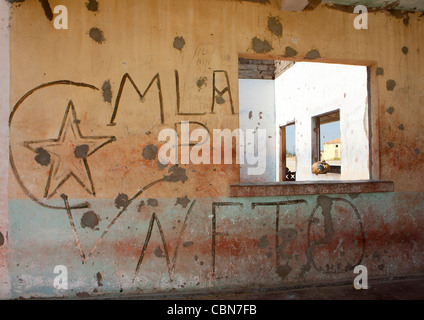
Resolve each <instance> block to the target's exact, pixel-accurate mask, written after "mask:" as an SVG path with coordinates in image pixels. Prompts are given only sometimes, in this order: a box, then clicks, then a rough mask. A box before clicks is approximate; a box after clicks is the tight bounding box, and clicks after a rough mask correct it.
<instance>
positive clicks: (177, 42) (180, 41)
mask: <svg viewBox="0 0 424 320" xmlns="http://www.w3.org/2000/svg"><path fill="white" fill-rule="evenodd" d="M173 46H174V48H175V49H177V50H180V51H181V50H182V49H183V48H184V46H185V40H184V38H183V37H175V38H174V44H173Z"/></svg>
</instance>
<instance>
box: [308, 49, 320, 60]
mask: <svg viewBox="0 0 424 320" xmlns="http://www.w3.org/2000/svg"><path fill="white" fill-rule="evenodd" d="M317 58H321V54H320V53H319V51H318V50H316V49H314V50H311V51H309V52H308V53H307V54H306V56H305V59H309V60H313V59H317Z"/></svg>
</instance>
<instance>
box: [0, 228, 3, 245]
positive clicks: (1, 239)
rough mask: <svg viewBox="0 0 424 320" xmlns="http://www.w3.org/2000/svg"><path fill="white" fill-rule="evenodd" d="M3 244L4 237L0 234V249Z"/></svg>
mask: <svg viewBox="0 0 424 320" xmlns="http://www.w3.org/2000/svg"><path fill="white" fill-rule="evenodd" d="M3 244H4V236H3V233H1V232H0V247H1V246H2V245H3Z"/></svg>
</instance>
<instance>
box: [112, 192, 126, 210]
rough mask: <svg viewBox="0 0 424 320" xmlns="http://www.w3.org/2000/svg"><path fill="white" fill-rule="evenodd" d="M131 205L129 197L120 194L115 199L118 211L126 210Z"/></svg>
mask: <svg viewBox="0 0 424 320" xmlns="http://www.w3.org/2000/svg"><path fill="white" fill-rule="evenodd" d="M128 204H129V200H128V195H126V194H125V193H120V194H118V195H117V196H116V198H115V207H117V208H118V209H122V208H125V207H126V206H127V205H128Z"/></svg>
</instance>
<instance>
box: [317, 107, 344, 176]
mask: <svg viewBox="0 0 424 320" xmlns="http://www.w3.org/2000/svg"><path fill="white" fill-rule="evenodd" d="M340 137H341V132H340V111H339V110H334V111H331V112H327V113H325V114H321V115H318V116H315V117H312V163H315V162H317V161H325V162H327V163H328V164H329V165H330V168H331V171H330V173H335V174H340V173H341V153H340V152H339V149H337V148H338V147H339V144H338V143H340V142H341V138H340Z"/></svg>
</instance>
